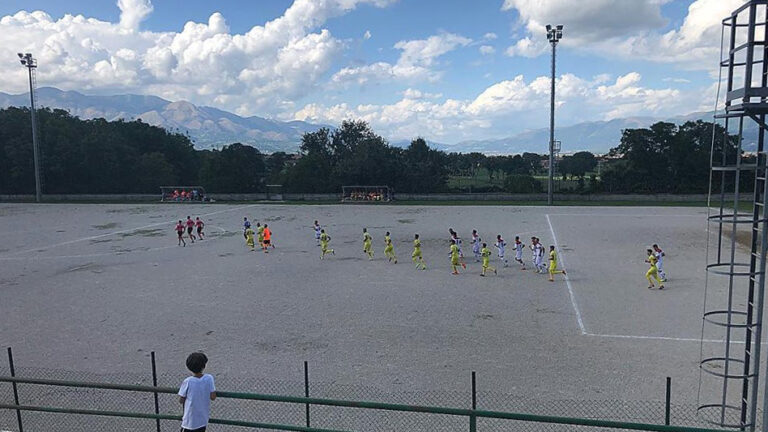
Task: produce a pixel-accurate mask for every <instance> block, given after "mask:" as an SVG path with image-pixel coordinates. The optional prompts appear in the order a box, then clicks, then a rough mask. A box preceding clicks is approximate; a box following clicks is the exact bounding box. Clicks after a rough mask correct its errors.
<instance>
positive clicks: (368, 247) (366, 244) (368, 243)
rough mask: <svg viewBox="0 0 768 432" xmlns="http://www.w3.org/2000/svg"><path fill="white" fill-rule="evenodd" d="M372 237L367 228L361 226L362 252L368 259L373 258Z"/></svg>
mask: <svg viewBox="0 0 768 432" xmlns="http://www.w3.org/2000/svg"><path fill="white" fill-rule="evenodd" d="M372 242H373V238H371V235H370V234H369V233H368V228H363V253H365V254H366V255H368V260H369V261H370V260H372V259H373V244H372Z"/></svg>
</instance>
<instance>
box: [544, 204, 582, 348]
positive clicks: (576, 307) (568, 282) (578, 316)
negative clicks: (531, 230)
mask: <svg viewBox="0 0 768 432" xmlns="http://www.w3.org/2000/svg"><path fill="white" fill-rule="evenodd" d="M546 216H547V223H548V224H549V232H550V233H552V240H553V241H554V244H555V248H556V249H557V251H558V255H560V261H561V262H562V267H563V270H565V271H568V269H567V268H565V256H564V255H563V254H561V253H560V248H559V247H558V244H557V236H556V235H555V229H554V228H553V227H552V221H551V220H549V214H547V215H546ZM563 277H564V278H565V284H566V285H567V286H568V296H569V297H570V298H571V305H572V306H573V310H574V311H575V312H576V320H577V321H578V322H579V328H580V329H581V334H582V335H587V334H588V333H587V328H586V327H585V326H584V320H582V319H581V311H580V310H579V305H578V304H577V303H576V296H575V295H574V294H573V287H572V286H571V280H570V279H568V275H567V274H565V275H563Z"/></svg>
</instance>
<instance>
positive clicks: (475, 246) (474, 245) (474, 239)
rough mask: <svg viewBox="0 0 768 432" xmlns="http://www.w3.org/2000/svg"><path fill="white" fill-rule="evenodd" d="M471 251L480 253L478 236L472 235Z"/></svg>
mask: <svg viewBox="0 0 768 432" xmlns="http://www.w3.org/2000/svg"><path fill="white" fill-rule="evenodd" d="M472 252H474V253H480V236H477V235H474V236H472Z"/></svg>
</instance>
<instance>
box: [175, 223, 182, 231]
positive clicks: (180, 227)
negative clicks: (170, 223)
mask: <svg viewBox="0 0 768 432" xmlns="http://www.w3.org/2000/svg"><path fill="white" fill-rule="evenodd" d="M176 231H179V232H181V231H184V225H182V224H181V223H177V224H176Z"/></svg>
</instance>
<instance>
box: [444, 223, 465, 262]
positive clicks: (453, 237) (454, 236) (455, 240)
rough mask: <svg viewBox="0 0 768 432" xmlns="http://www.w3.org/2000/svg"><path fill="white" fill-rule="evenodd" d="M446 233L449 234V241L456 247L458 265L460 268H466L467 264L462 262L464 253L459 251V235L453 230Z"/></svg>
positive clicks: (450, 229) (449, 229)
mask: <svg viewBox="0 0 768 432" xmlns="http://www.w3.org/2000/svg"><path fill="white" fill-rule="evenodd" d="M448 232H449V233H450V234H451V241H452V242H453V243H454V244H455V245H456V248H457V249H458V250H459V264H460V265H461V267H462V268H465V269H466V268H467V264H466V263H465V262H464V252H462V250H461V238H459V234H457V233H456V231H454V230H453V228H448Z"/></svg>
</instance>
